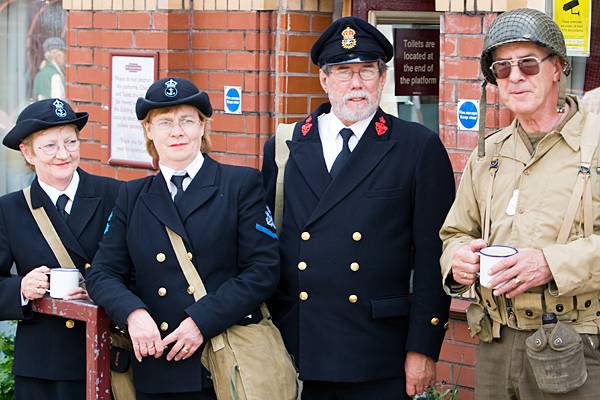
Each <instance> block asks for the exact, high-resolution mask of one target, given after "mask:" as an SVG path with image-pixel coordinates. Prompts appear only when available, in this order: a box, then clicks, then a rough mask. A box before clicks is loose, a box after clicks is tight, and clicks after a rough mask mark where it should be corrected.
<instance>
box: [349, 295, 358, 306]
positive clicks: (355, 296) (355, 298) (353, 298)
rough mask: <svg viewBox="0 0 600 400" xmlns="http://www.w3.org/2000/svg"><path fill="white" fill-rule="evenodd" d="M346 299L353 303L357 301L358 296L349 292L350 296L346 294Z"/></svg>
mask: <svg viewBox="0 0 600 400" xmlns="http://www.w3.org/2000/svg"><path fill="white" fill-rule="evenodd" d="M348 301H349V302H350V303H352V304H354V303H356V302H357V301H358V296H357V295H355V294H351V295H350V296H348Z"/></svg>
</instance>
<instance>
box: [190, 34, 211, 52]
mask: <svg viewBox="0 0 600 400" xmlns="http://www.w3.org/2000/svg"><path fill="white" fill-rule="evenodd" d="M208 35H209V34H208V33H207V32H193V33H192V48H193V49H208V48H209V46H210V43H209V41H208Z"/></svg>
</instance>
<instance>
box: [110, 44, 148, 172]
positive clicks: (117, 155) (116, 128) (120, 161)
mask: <svg viewBox="0 0 600 400" xmlns="http://www.w3.org/2000/svg"><path fill="white" fill-rule="evenodd" d="M157 75H158V53H111V55H110V104H109V110H110V118H109V125H108V129H109V137H110V159H109V163H110V164H113V165H127V166H133V167H145V168H152V158H151V157H150V155H149V154H148V152H146V140H145V137H144V131H143V129H142V125H141V124H140V121H138V119H137V117H136V115H135V103H136V101H137V99H138V97H144V95H145V94H146V90H148V87H150V85H151V84H152V83H153V82H154V81H155V80H156V77H157Z"/></svg>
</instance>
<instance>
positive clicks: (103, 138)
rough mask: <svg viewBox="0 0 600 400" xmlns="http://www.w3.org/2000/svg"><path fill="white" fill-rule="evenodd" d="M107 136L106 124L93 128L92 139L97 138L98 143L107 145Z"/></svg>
mask: <svg viewBox="0 0 600 400" xmlns="http://www.w3.org/2000/svg"><path fill="white" fill-rule="evenodd" d="M109 137H110V135H109V133H108V126H106V125H102V126H97V127H96V128H94V140H98V141H99V142H100V143H102V144H105V145H108V142H109Z"/></svg>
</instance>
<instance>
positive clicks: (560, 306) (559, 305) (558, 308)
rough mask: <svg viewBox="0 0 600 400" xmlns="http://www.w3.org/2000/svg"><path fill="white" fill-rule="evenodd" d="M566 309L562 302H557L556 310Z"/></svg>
mask: <svg viewBox="0 0 600 400" xmlns="http://www.w3.org/2000/svg"><path fill="white" fill-rule="evenodd" d="M564 309H565V307H564V306H563V305H562V304H557V305H556V311H558V312H562V310H564Z"/></svg>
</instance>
